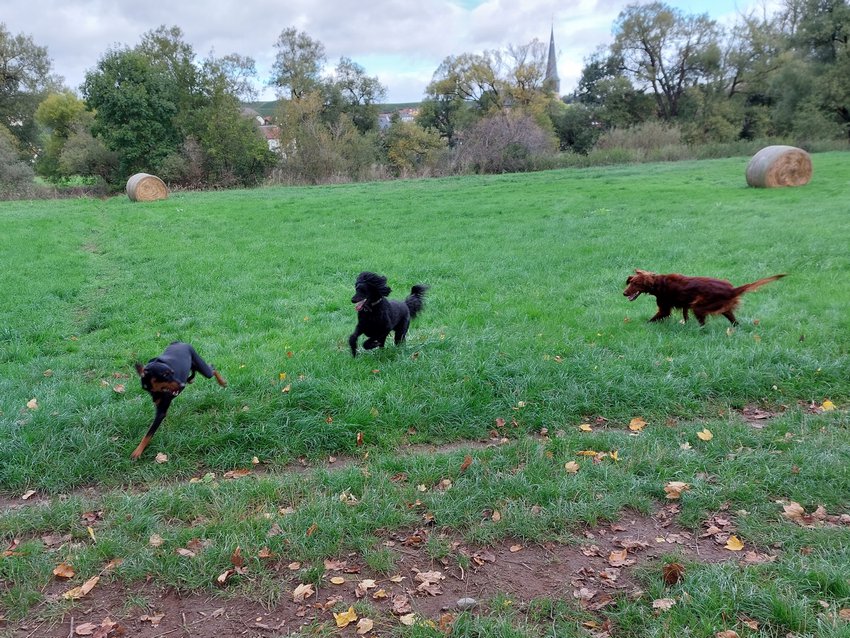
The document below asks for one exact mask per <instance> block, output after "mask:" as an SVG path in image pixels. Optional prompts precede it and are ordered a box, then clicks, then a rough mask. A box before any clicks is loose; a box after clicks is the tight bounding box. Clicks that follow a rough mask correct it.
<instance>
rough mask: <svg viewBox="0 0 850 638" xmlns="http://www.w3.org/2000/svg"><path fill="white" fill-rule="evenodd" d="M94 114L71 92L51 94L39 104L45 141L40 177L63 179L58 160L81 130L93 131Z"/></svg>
mask: <svg viewBox="0 0 850 638" xmlns="http://www.w3.org/2000/svg"><path fill="white" fill-rule="evenodd" d="M93 115H94V114H93V113H92V112H91V111H87V110H86V104H85V102H83V101H82V100H81V99H80V98H78V97H77V96H76V95H74V94H73V93H71V92H70V91H64V92H62V93H51V94H50V95H48V96H47V97H46V98H45V99H44V101H43V102H42V103H41V104H39V105H38V108H37V109H36V111H35V121H36V123H37V124H38V125H39V126H40V127H41V129H42V131H43V134H44V137H45V142H44V145H43V150H42V152H41V153H40V154H39V156H38V159H37V160H36V170H37V171H38V173H39V175H43V176H44V177H47V178H50V179H56V178H58V177H60V176H61V174H62V173H61V170H60V167H59V158H60V156H61V155H62V150H63V148H64V147H65V143H66V142H67V141H68V138H69V137H71V135H73V134H74V133H75V131H76V129H77V128H78V127H84V128H90V127H91V124H92V121H93Z"/></svg>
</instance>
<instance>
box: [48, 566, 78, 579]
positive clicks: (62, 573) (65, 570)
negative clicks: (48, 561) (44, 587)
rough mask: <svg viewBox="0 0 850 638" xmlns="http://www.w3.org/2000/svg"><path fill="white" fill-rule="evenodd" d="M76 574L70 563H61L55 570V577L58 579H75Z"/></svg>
mask: <svg viewBox="0 0 850 638" xmlns="http://www.w3.org/2000/svg"><path fill="white" fill-rule="evenodd" d="M74 574H75V572H74V568H73V567H71V566H70V565H69V564H68V563H59V564H58V565H57V566H56V567H55V568H54V569H53V575H54V576H56V577H57V578H73V577H74Z"/></svg>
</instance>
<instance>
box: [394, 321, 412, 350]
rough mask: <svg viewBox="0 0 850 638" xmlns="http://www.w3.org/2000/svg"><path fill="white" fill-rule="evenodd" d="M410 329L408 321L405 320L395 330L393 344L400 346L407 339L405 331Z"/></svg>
mask: <svg viewBox="0 0 850 638" xmlns="http://www.w3.org/2000/svg"><path fill="white" fill-rule="evenodd" d="M409 327H410V320H409V319H408V320H406V321H404V322H402V323H400V324H399V325H397V326H396V328H395V333H394V336H393V338H394V339H395V344H396V345H400V344H401V343H403V342H404V340H405V339H406V338H407V329H408V328H409Z"/></svg>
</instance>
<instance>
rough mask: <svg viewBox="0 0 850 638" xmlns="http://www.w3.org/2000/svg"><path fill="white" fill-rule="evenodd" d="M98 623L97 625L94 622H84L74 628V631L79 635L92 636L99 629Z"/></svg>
mask: <svg viewBox="0 0 850 638" xmlns="http://www.w3.org/2000/svg"><path fill="white" fill-rule="evenodd" d="M97 628H98V625H95V624H94V623H93V622H84V623H81V624H79V625H77V627H76V628H75V629H74V633H75V634H77V635H78V636H91V635H92V634H93V633H94V632H95V630H97Z"/></svg>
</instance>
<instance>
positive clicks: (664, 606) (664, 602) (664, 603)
mask: <svg viewBox="0 0 850 638" xmlns="http://www.w3.org/2000/svg"><path fill="white" fill-rule="evenodd" d="M675 604H676V600H675V599H673V598H658V599H656V600H653V601H652V608H653V609H660V610H661V611H667V610H668V609H670V608H671V607H672V606H673V605H675Z"/></svg>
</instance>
